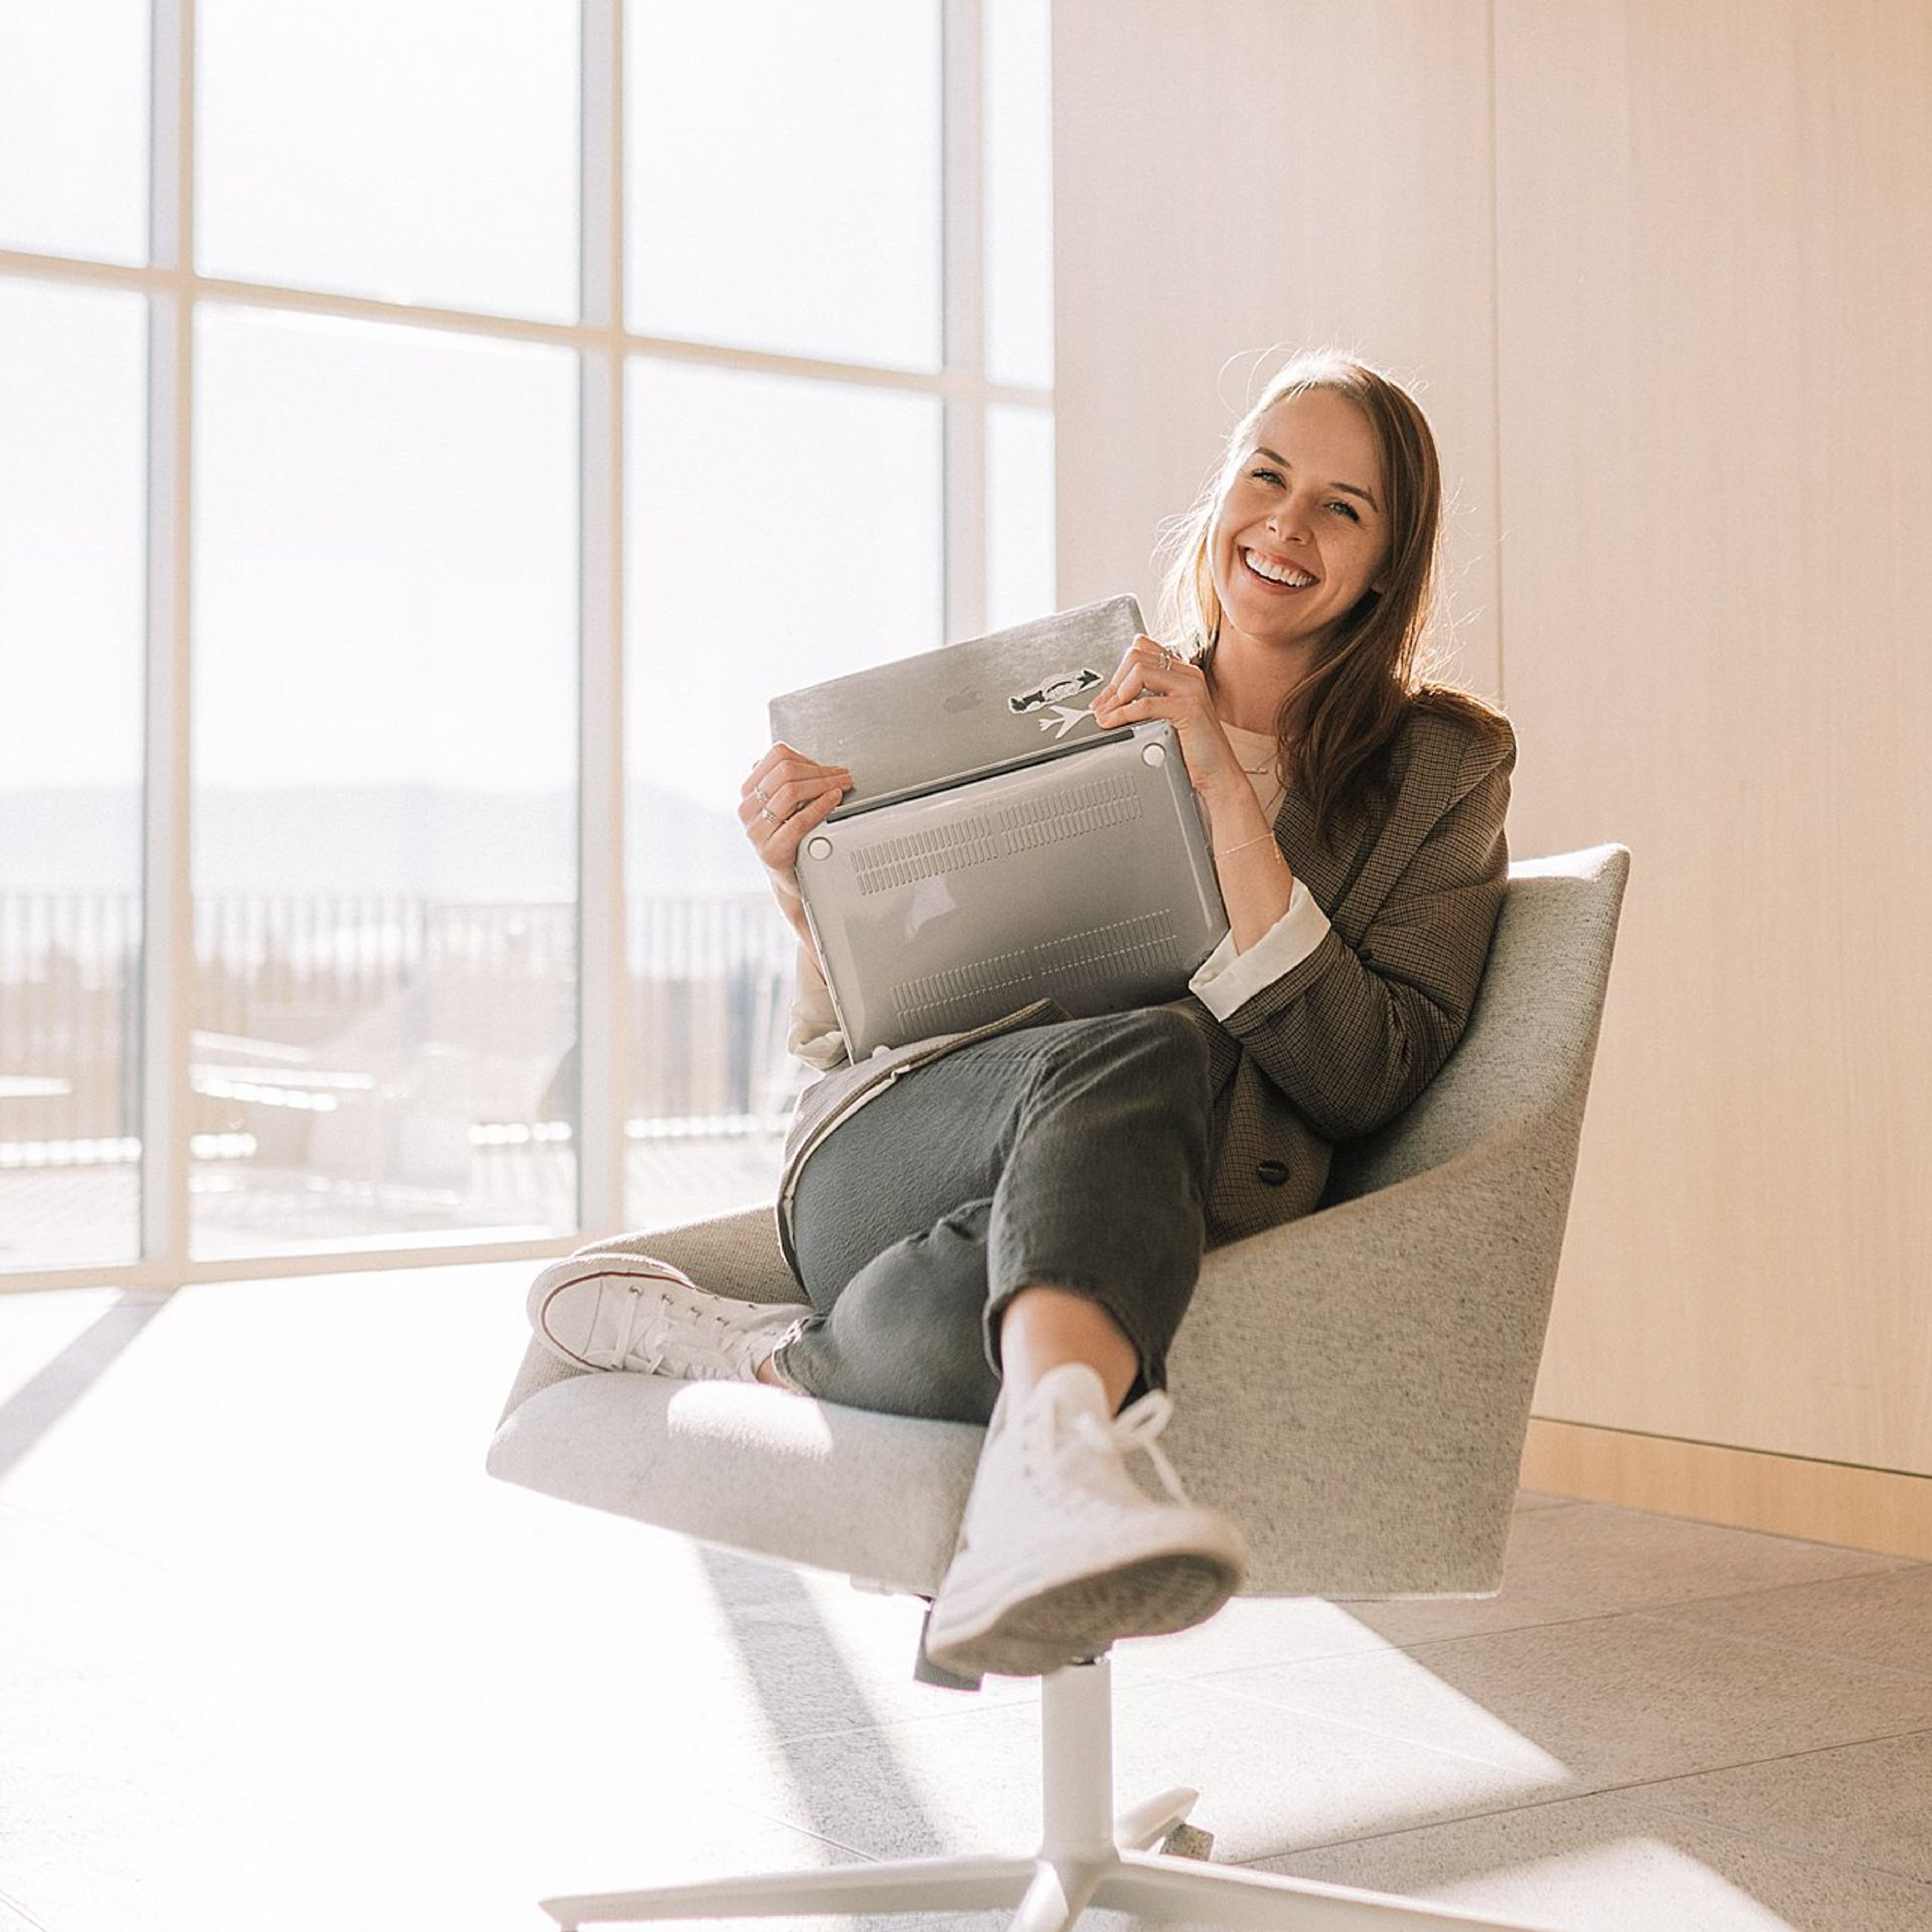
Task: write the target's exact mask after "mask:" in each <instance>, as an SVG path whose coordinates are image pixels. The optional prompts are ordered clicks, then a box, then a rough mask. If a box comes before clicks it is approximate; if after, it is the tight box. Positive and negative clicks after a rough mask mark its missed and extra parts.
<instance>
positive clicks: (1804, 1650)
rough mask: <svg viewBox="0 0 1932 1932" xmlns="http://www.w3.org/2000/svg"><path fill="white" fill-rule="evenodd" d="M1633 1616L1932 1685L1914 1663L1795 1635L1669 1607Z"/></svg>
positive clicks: (1930, 1675)
mask: <svg viewBox="0 0 1932 1932" xmlns="http://www.w3.org/2000/svg"><path fill="white" fill-rule="evenodd" d="M1632 1615H1633V1616H1636V1617H1637V1618H1639V1619H1641V1620H1642V1621H1643V1622H1646V1623H1658V1624H1668V1625H1670V1628H1672V1629H1673V1630H1687V1631H1699V1632H1700V1633H1701V1634H1703V1635H1705V1636H1706V1637H1729V1638H1731V1639H1733V1640H1736V1642H1738V1643H1748V1644H1752V1645H1755V1646H1757V1647H1758V1648H1759V1649H1763V1650H1773V1651H1778V1652H1781V1653H1782V1654H1784V1655H1787V1656H1791V1657H1815V1658H1829V1660H1830V1661H1832V1663H1834V1664H1857V1665H1858V1666H1860V1667H1861V1668H1863V1669H1864V1670H1876V1671H1882V1672H1883V1673H1885V1675H1887V1676H1892V1677H1901V1678H1903V1679H1905V1681H1906V1682H1907V1683H1909V1684H1924V1685H1932V1669H1927V1670H1913V1669H1912V1667H1911V1666H1910V1665H1909V1664H1886V1663H1883V1662H1882V1661H1880V1660H1879V1658H1875V1657H1861V1656H1859V1655H1858V1654H1857V1653H1856V1652H1854V1651H1848V1650H1832V1649H1828V1648H1827V1647H1826V1646H1824V1645H1823V1644H1818V1643H1799V1642H1798V1641H1797V1640H1796V1639H1795V1638H1792V1637H1767V1636H1766V1635H1764V1634H1763V1632H1761V1631H1734V1630H1727V1629H1725V1628H1723V1627H1722V1626H1721V1625H1716V1624H1708V1623H1700V1622H1697V1620H1696V1619H1694V1618H1690V1617H1676V1616H1671V1615H1670V1613H1669V1612H1668V1611H1667V1610H1639V1611H1634V1612H1633V1613H1632Z"/></svg>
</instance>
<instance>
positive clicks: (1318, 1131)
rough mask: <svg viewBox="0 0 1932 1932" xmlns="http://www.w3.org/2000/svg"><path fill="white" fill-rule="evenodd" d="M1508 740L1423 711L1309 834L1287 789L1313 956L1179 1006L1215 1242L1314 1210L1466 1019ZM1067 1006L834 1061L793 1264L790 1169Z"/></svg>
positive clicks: (1502, 801) (1512, 752) (1286, 823)
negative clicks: (927, 1081) (895, 1097)
mask: <svg viewBox="0 0 1932 1932" xmlns="http://www.w3.org/2000/svg"><path fill="white" fill-rule="evenodd" d="M1515 762H1516V739H1515V736H1514V733H1513V732H1512V731H1511V729H1510V727H1509V724H1508V721H1507V720H1506V719H1505V718H1502V716H1500V715H1493V716H1492V717H1491V718H1490V719H1488V720H1487V721H1484V722H1483V723H1482V724H1477V723H1475V722H1474V721H1471V720H1469V719H1468V718H1464V717H1461V716H1457V715H1445V714H1444V713H1442V712H1433V711H1430V710H1428V709H1424V708H1422V707H1421V706H1418V708H1417V709H1415V711H1413V712H1412V713H1411V715H1410V717H1409V721H1408V722H1407V723H1406V724H1405V725H1404V726H1403V729H1402V730H1401V733H1400V735H1399V736H1398V737H1397V741H1396V743H1395V745H1394V748H1393V749H1392V751H1391V756H1390V761H1389V769H1388V787H1387V790H1386V793H1385V795H1384V796H1379V797H1378V798H1377V799H1376V800H1374V801H1373V802H1372V803H1370V805H1367V806H1365V807H1362V808H1358V810H1357V811H1355V813H1354V814H1352V816H1351V817H1347V818H1346V819H1345V820H1343V822H1342V823H1340V824H1339V825H1338V826H1337V829H1336V832H1335V835H1334V838H1333V840H1332V841H1331V842H1329V843H1326V844H1324V843H1322V842H1321V841H1318V840H1317V839H1316V836H1315V828H1314V823H1313V814H1312V813H1311V811H1310V809H1309V807H1308V805H1307V802H1306V800H1305V799H1303V798H1301V797H1300V796H1298V795H1296V794H1295V793H1292V792H1291V793H1290V795H1289V797H1288V798H1287V799H1286V800H1285V801H1284V802H1283V805H1282V808H1281V810H1280V812H1279V813H1278V814H1277V815H1276V818H1275V823H1274V835H1275V839H1276V842H1277V844H1280V847H1281V849H1282V852H1283V856H1285V857H1286V859H1287V861H1288V863H1289V867H1290V868H1291V869H1292V871H1293V872H1294V873H1295V876H1296V877H1298V879H1301V880H1304V881H1305V882H1306V883H1307V886H1308V889H1309V891H1310V892H1311V893H1312V894H1313V896H1314V898H1315V901H1316V904H1319V906H1320V907H1322V910H1323V911H1324V912H1325V913H1327V914H1328V921H1329V925H1330V928H1331V930H1330V931H1329V932H1328V933H1326V934H1325V935H1324V936H1323V938H1322V943H1321V944H1320V945H1319V946H1318V947H1316V949H1315V950H1314V951H1313V953H1310V955H1309V956H1308V957H1307V959H1304V960H1302V961H1301V962H1299V963H1298V965H1295V966H1294V967H1293V968H1291V969H1290V970H1289V971H1288V972H1286V973H1285V974H1283V976H1282V977H1280V979H1279V980H1275V981H1274V982H1273V983H1271V984H1270V985H1268V986H1265V987H1263V988H1262V990H1261V991H1260V992H1258V993H1257V994H1256V995H1255V996H1254V997H1253V998H1252V999H1250V1001H1247V1004H1245V1005H1244V1006H1242V1007H1240V1008H1239V1009H1238V1010H1236V1011H1235V1013H1233V1014H1232V1015H1231V1016H1229V1019H1228V1020H1227V1021H1226V1022H1225V1023H1224V1022H1221V1021H1219V1020H1217V1019H1215V1018H1214V1016H1213V1015H1212V1014H1211V1013H1209V1012H1208V1010H1207V1008H1206V1007H1204V1006H1203V1005H1202V1004H1201V1002H1200V1001H1199V1000H1198V999H1196V998H1195V996H1194V995H1193V994H1191V993H1190V994H1189V995H1187V997H1186V998H1184V999H1182V1000H1180V1001H1175V1003H1174V1004H1175V1007H1177V1008H1178V1010H1181V1011H1184V1012H1185V1013H1187V1014H1188V1015H1189V1016H1190V1018H1192V1019H1194V1020H1195V1021H1196V1022H1197V1023H1198V1024H1199V1026H1200V1027H1201V1028H1202V1031H1203V1032H1204V1033H1205V1034H1206V1036H1207V1039H1208V1054H1209V1066H1210V1072H1211V1078H1212V1079H1213V1082H1214V1093H1215V1104H1214V1161H1213V1165H1212V1167H1211V1172H1210V1178H1209V1181H1208V1203H1207V1212H1208V1242H1209V1244H1210V1245H1211V1246H1217V1245H1219V1244H1221V1243H1223V1242H1226V1241H1236V1240H1238V1239H1240V1238H1241V1237H1242V1236H1244V1235H1255V1234H1259V1233H1260V1232H1262V1230H1263V1229H1267V1228H1271V1227H1274V1226H1276V1225H1277V1223H1280V1222H1283V1221H1289V1220H1294V1219H1295V1217H1296V1216H1298V1215H1300V1214H1307V1213H1309V1212H1310V1211H1312V1210H1313V1208H1315V1207H1316V1205H1317V1204H1318V1203H1319V1201H1320V1200H1321V1198H1322V1187H1323V1186H1324V1184H1325V1183H1326V1181H1327V1180H1328V1162H1329V1151H1330V1149H1331V1147H1332V1146H1333V1145H1334V1142H1337V1141H1338V1140H1345V1139H1349V1137H1350V1136H1353V1135H1357V1134H1365V1133H1370V1132H1372V1131H1373V1130H1374V1129H1376V1128H1377V1127H1380V1126H1382V1124H1383V1123H1384V1122H1385V1121H1389V1120H1391V1119H1393V1118H1394V1117H1395V1115H1397V1114H1399V1113H1400V1112H1401V1111H1402V1110H1403V1108H1405V1107H1406V1106H1408V1105H1409V1103H1410V1102H1411V1101H1412V1100H1414V1099H1415V1097H1416V1096H1417V1095H1418V1094H1420V1093H1421V1091H1422V1090H1423V1088H1424V1087H1426V1086H1427V1085H1428V1084H1429V1082H1430V1080H1431V1079H1433V1077H1434V1076H1435V1073H1436V1069H1437V1068H1438V1067H1440V1066H1441V1065H1442V1063H1443V1061H1445V1060H1446V1059H1447V1058H1448V1056H1449V1052H1450V1049H1451V1048H1452V1047H1453V1046H1454V1045H1455V1044H1456V1043H1457V1040H1460V1038H1461V1037H1462V1034H1463V1028H1464V1027H1465V1026H1466V1025H1468V1024H1469V1012H1470V1009H1471V1007H1472V1006H1473V1005H1474V1004H1475V998H1476V989H1477V986H1478V983H1480V981H1481V978H1482V974H1483V968H1484V964H1485V963H1486V962H1487V959H1488V958H1489V951H1490V937H1491V935H1492V934H1493V932H1494V931H1495V929H1496V915H1497V914H1498V913H1499V912H1500V911H1501V910H1502V901H1503V889H1504V884H1505V875H1506V874H1507V873H1508V868H1509V853H1508V847H1507V845H1506V844H1505V839H1504V835H1503V820H1504V817H1505V813H1506V812H1507V811H1508V805H1509V781H1510V772H1511V768H1512V767H1513V766H1514V764H1515ZM1066 1017H1067V1016H1066V1015H1065V1014H1064V1013H1063V1012H1062V1011H1061V1009H1060V1008H1059V1007H1057V1006H1055V1004H1053V1003H1052V1001H1038V1002H1037V1003H1036V1004H1034V1005H1032V1006H1031V1007H1025V1008H1024V1009H1022V1010H1020V1011H1019V1012H1017V1013H1011V1014H1008V1015H1007V1016H1005V1017H1004V1018H1003V1019H998V1020H995V1021H993V1022H991V1023H990V1024H989V1025H986V1026H983V1027H979V1028H974V1030H973V1031H971V1032H970V1033H967V1034H961V1035H959V1037H957V1038H956V1039H953V1040H947V1041H944V1042H943V1043H939V1044H938V1045H935V1044H932V1043H926V1044H923V1045H921V1044H915V1045H913V1046H905V1047H901V1048H898V1049H895V1050H894V1051H892V1052H889V1053H880V1054H879V1055H876V1056H874V1058H871V1059H869V1060H867V1061H862V1062H861V1063H860V1064H859V1065H857V1066H856V1067H840V1068H837V1069H835V1070H834V1071H832V1073H828V1074H826V1075H825V1076H824V1077H823V1079H820V1080H818V1081H817V1082H814V1084H813V1085H811V1087H810V1088H808V1089H807V1090H806V1091H805V1094H804V1096H803V1097H802V1099H801V1100H800V1101H799V1106H798V1111H797V1113H796V1116H795V1117H794V1118H793V1122H792V1127H791V1131H790V1135H789V1136H788V1137H787V1141H786V1144H785V1160H784V1175H783V1178H782V1180H781V1184H780V1193H779V1199H778V1233H779V1238H780V1241H781V1244H782V1245H783V1246H784V1250H785V1254H786V1258H787V1260H790V1259H792V1250H791V1238H790V1226H789V1222H790V1199H791V1193H792V1187H793V1182H794V1181H795V1180H796V1176H797V1173H798V1170H799V1168H800V1167H801V1166H802V1165H803V1163H804V1161H805V1158H806V1157H807V1156H808V1155H809V1154H811V1151H813V1149H814V1148H816V1147H817V1145H819V1144H820V1142H821V1141H822V1140H823V1138H824V1137H825V1136H826V1135H827V1134H828V1133H832V1132H835V1130H836V1129H837V1127H838V1124H839V1122H840V1121H841V1120H843V1119H844V1118H845V1117H846V1116H847V1115H848V1114H850V1112H852V1111H853V1109H855V1108H856V1107H857V1106H860V1105H862V1103H863V1102H864V1100H865V1099H866V1098H867V1097H869V1095H870V1094H872V1093H874V1092H875V1091H877V1089H878V1088H880V1086H881V1085H884V1084H886V1083H887V1082H891V1081H892V1080H895V1079H898V1078H900V1077H901V1076H902V1075H904V1074H906V1073H910V1072H911V1071H913V1070H914V1069H915V1068H916V1067H920V1066H923V1065H925V1064H927V1063H928V1062H929V1061H933V1060H935V1059H938V1058H941V1057H942V1056H943V1055H945V1054H947V1053H951V1052H957V1051H958V1050H959V1048H961V1047H962V1046H968V1045H970V1044H971V1043H972V1042H973V1041H974V1040H984V1039H986V1038H989V1037H991V1036H992V1035H993V1034H999V1033H1007V1032H1012V1031H1017V1030H1018V1029H1019V1028H1022V1027H1027V1026H1035V1025H1040V1024H1042V1023H1043V1022H1049V1021H1052V1020H1057V1019H1065V1018H1066Z"/></svg>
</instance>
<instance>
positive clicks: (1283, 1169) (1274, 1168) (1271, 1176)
mask: <svg viewBox="0 0 1932 1932" xmlns="http://www.w3.org/2000/svg"><path fill="white" fill-rule="evenodd" d="M1255 1178H1256V1180H1257V1181H1260V1182H1262V1184H1264V1185H1265V1186H1266V1187H1280V1185H1281V1184H1282V1183H1283V1181H1286V1179H1287V1178H1288V1165H1287V1163H1286V1162H1285V1161H1279V1160H1265V1161H1263V1162H1262V1163H1261V1164H1260V1165H1259V1166H1258V1167H1256V1169H1255Z"/></svg>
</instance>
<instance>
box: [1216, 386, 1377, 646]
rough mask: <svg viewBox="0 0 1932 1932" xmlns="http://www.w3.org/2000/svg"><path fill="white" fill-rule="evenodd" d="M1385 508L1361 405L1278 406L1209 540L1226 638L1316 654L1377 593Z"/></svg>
mask: <svg viewBox="0 0 1932 1932" xmlns="http://www.w3.org/2000/svg"><path fill="white" fill-rule="evenodd" d="M1387 505H1388V498H1387V496H1386V494H1385V492H1384V490H1383V487H1382V462H1381V460H1380V458H1379V456H1378V455H1377V454H1376V437H1375V432H1374V431H1373V430H1372V429H1371V428H1370V426H1369V419H1368V418H1367V416H1364V414H1363V413H1362V412H1361V410H1358V408H1357V407H1355V404H1353V403H1352V402H1350V401H1349V400H1348V399H1347V398H1346V397H1343V396H1338V395H1336V394H1335V393H1334V391H1332V390H1329V389H1307V390H1304V392H1302V393H1301V395H1296V396H1289V397H1287V398H1284V399H1283V401H1280V402H1279V403H1277V404H1275V406H1274V408H1272V409H1271V410H1268V413H1266V414H1265V416H1263V417H1262V419H1261V422H1260V423H1259V425H1258V426H1257V428H1256V430H1255V432H1254V434H1253V437H1252V439H1251V440H1250V443H1249V444H1248V446H1247V448H1246V449H1244V451H1243V452H1241V463H1240V464H1239V465H1238V467H1237V468H1236V469H1235V474H1234V480H1233V481H1232V482H1231V483H1230V484H1229V485H1228V487H1227V490H1226V493H1225V494H1224V495H1223V497H1222V499H1221V504H1220V508H1219V509H1218V510H1217V512H1216V513H1215V517H1214V527H1213V529H1212V530H1211V532H1210V534H1209V537H1208V559H1209V566H1210V568H1211V571H1212V573H1213V576H1214V590H1215V594H1216V595H1217V596H1218V597H1219V598H1220V600H1221V613H1222V634H1223V637H1226V635H1227V634H1228V632H1229V631H1230V630H1231V629H1232V631H1235V633H1237V634H1238V635H1239V636H1240V637H1243V638H1244V639H1246V640H1248V642H1249V643H1251V644H1253V645H1254V646H1257V647H1259V649H1263V650H1265V651H1269V652H1274V651H1280V650H1283V649H1295V650H1296V651H1298V652H1307V651H1308V650H1310V649H1311V648H1313V647H1315V646H1319V644H1320V643H1322V640H1323V639H1324V638H1325V637H1327V636H1328V634H1329V633H1330V632H1331V631H1333V630H1334V627H1335V626H1336V625H1337V624H1339V623H1340V622H1341V621H1342V619H1343V618H1345V617H1346V616H1347V615H1348V614H1349V612H1350V611H1351V610H1353V609H1354V608H1355V606H1356V604H1358V603H1359V602H1360V601H1361V598H1362V595H1363V593H1364V592H1366V591H1367V590H1369V589H1372V588H1374V587H1375V586H1376V573H1377V572H1378V571H1379V570H1380V569H1381V568H1382V560H1383V558H1384V556H1385V555H1386V553H1387V551H1388V537H1387V529H1388V518H1387V516H1386V514H1385V512H1386V509H1387Z"/></svg>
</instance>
